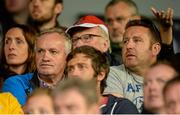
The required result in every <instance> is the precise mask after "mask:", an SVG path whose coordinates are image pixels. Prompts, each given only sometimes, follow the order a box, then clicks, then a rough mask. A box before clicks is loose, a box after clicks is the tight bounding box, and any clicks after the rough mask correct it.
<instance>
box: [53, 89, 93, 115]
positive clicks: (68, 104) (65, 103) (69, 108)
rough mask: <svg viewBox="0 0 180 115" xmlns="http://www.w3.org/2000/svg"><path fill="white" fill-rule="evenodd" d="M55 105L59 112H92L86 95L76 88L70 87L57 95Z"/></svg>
mask: <svg viewBox="0 0 180 115" xmlns="http://www.w3.org/2000/svg"><path fill="white" fill-rule="evenodd" d="M54 105H55V111H56V113H58V114H88V113H89V114H90V112H89V111H90V110H91V109H90V107H88V105H87V102H86V100H85V97H83V96H82V95H81V94H80V93H79V91H77V90H76V89H69V90H67V91H64V92H63V93H60V94H58V95H56V96H55V98H54ZM91 114H92V113H91Z"/></svg>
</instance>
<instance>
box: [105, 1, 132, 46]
mask: <svg viewBox="0 0 180 115" xmlns="http://www.w3.org/2000/svg"><path fill="white" fill-rule="evenodd" d="M134 14H135V10H134V8H131V7H130V6H128V5H127V4H126V3H124V2H119V3H117V4H115V5H113V6H110V7H108V8H107V9H106V11H105V17H106V20H107V25H108V29H109V32H110V39H111V41H112V42H115V43H119V42H122V39H123V34H124V32H125V26H126V23H127V22H128V21H129V18H130V17H131V16H132V15H134Z"/></svg>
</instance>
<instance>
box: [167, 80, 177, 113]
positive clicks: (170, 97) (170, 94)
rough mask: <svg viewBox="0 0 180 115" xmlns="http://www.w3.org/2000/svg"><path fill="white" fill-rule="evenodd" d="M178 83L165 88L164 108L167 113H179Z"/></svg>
mask: <svg viewBox="0 0 180 115" xmlns="http://www.w3.org/2000/svg"><path fill="white" fill-rule="evenodd" d="M179 89H180V84H179V83H176V84H173V85H171V86H169V88H168V89H167V90H166V93H165V95H164V100H165V105H166V110H167V113H168V114H180V90H179Z"/></svg>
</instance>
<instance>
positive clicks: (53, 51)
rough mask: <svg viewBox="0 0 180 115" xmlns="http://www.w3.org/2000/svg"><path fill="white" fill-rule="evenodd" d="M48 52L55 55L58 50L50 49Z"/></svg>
mask: <svg viewBox="0 0 180 115" xmlns="http://www.w3.org/2000/svg"><path fill="white" fill-rule="evenodd" d="M50 53H51V54H53V55H56V54H58V51H55V50H52V51H50Z"/></svg>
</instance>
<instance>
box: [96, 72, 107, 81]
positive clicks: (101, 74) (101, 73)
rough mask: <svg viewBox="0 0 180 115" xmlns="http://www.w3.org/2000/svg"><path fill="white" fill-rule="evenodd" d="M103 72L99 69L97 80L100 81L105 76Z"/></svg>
mask: <svg viewBox="0 0 180 115" xmlns="http://www.w3.org/2000/svg"><path fill="white" fill-rule="evenodd" d="M105 75H106V74H105V72H104V71H101V72H100V73H99V74H98V76H97V81H100V82H101V81H102V80H103V79H104V78H105Z"/></svg>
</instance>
